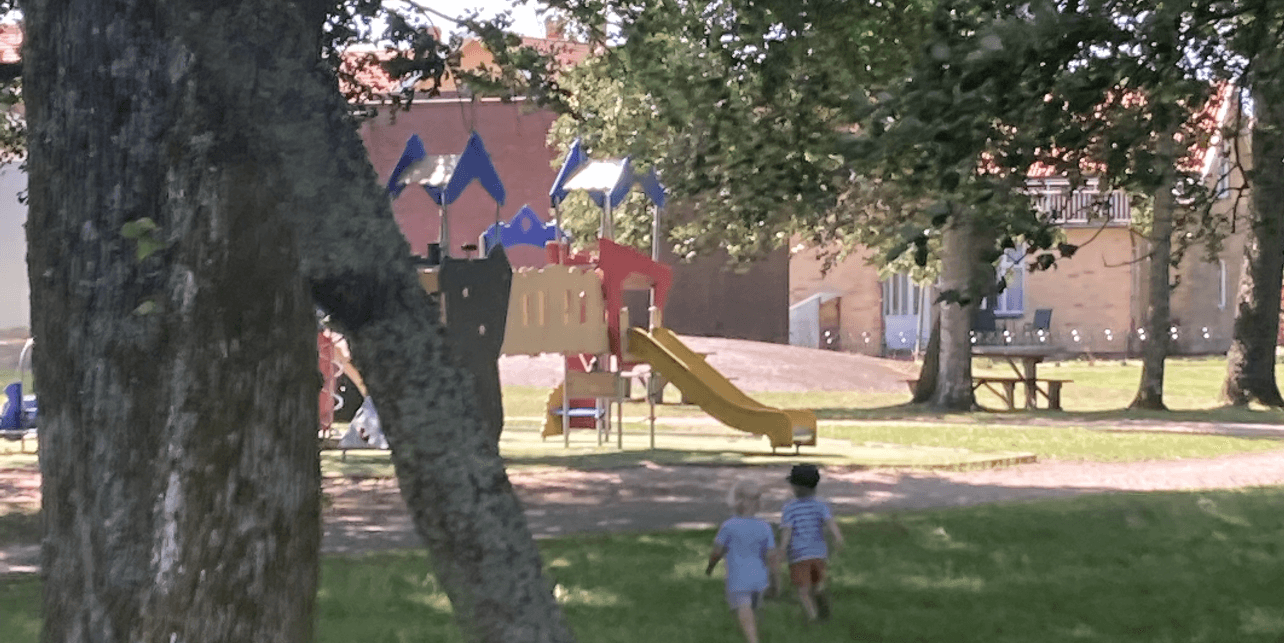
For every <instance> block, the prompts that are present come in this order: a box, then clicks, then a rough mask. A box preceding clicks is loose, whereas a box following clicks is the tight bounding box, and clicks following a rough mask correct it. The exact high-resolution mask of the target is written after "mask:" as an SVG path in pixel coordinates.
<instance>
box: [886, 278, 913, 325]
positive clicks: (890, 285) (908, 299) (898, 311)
mask: <svg viewBox="0 0 1284 643" xmlns="http://www.w3.org/2000/svg"><path fill="white" fill-rule="evenodd" d="M922 295H923V291H922V289H921V288H919V286H918V284H916V283H914V281H913V280H912V279H910V276H909V273H905V272H898V273H896V274H894V275H892V276H891V277H888V278H887V280H886V281H884V282H883V315H886V316H890V315H917V314H918V306H919V300H920V299H922Z"/></svg>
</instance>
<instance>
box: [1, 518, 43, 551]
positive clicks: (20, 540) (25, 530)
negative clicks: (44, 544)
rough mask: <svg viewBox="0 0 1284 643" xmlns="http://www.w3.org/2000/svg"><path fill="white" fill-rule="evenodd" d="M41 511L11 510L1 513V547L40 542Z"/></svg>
mask: <svg viewBox="0 0 1284 643" xmlns="http://www.w3.org/2000/svg"><path fill="white" fill-rule="evenodd" d="M41 533H42V527H41V518H40V512H38V511H10V512H8V513H3V514H0V547H7V546H9V545H26V544H30V543H38V542H40V537H41Z"/></svg>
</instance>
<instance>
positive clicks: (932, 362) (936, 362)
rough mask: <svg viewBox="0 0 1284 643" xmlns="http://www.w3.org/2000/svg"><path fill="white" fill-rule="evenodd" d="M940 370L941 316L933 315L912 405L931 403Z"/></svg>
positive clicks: (911, 401)
mask: <svg viewBox="0 0 1284 643" xmlns="http://www.w3.org/2000/svg"><path fill="white" fill-rule="evenodd" d="M925 287H926V286H925ZM932 307H933V308H935V307H936V306H935V305H933V306H932ZM940 368H941V316H940V315H939V314H936V313H933V314H932V332H931V333H930V334H929V335H928V336H927V350H925V351H923V367H922V368H920V369H919V371H918V382H917V383H916V384H915V385H914V399H912V400H910V403H911V404H923V403H925V402H929V401H931V399H932V396H934V395H935V394H936V377H937V375H938V374H939V370H940Z"/></svg>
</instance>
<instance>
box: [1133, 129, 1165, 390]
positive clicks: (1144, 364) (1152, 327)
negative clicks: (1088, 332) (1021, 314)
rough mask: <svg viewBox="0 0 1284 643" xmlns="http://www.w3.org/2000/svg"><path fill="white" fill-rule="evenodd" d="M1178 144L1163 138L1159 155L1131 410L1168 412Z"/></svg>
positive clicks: (1158, 151) (1160, 139)
mask: <svg viewBox="0 0 1284 643" xmlns="http://www.w3.org/2000/svg"><path fill="white" fill-rule="evenodd" d="M1174 150H1175V144H1174V142H1173V137H1172V135H1171V134H1164V135H1161V136H1160V137H1159V142H1158V144H1157V146H1156V150H1155V152H1156V155H1157V156H1158V158H1159V161H1160V163H1162V164H1163V168H1164V174H1163V177H1162V178H1161V180H1160V182H1159V187H1158V188H1157V189H1156V190H1155V215H1154V221H1153V223H1152V224H1151V230H1150V262H1149V263H1148V264H1147V266H1148V270H1149V271H1150V273H1149V279H1150V293H1149V297H1150V300H1149V302H1148V305H1147V307H1146V325H1145V330H1146V338H1145V342H1144V343H1142V346H1141V383H1140V384H1139V385H1138V387H1137V396H1136V397H1134V398H1133V400H1132V403H1131V404H1129V405H1128V408H1132V409H1153V410H1164V409H1166V408H1167V407H1165V406H1164V361H1165V360H1166V359H1167V358H1168V346H1169V343H1170V341H1169V332H1170V326H1171V319H1170V314H1169V300H1170V298H1171V295H1172V286H1171V285H1170V282H1171V276H1170V272H1171V269H1172V244H1173V214H1174V211H1175V210H1176V208H1177V199H1176V196H1175V195H1174V194H1173V187H1174V186H1175V185H1176V175H1175V169H1174V163H1175V162H1176V158H1177V157H1176V154H1175V152H1174Z"/></svg>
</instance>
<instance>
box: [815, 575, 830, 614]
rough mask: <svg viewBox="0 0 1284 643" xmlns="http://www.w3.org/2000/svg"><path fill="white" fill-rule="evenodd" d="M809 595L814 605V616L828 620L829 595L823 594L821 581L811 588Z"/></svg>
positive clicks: (823, 587)
mask: <svg viewBox="0 0 1284 643" xmlns="http://www.w3.org/2000/svg"><path fill="white" fill-rule="evenodd" d="M811 593H812V596H813V600H814V601H815V605H816V615H817V616H819V617H820V618H821V619H822V620H823V619H828V618H829V610H830V606H829V595H828V594H826V593H825V582H824V581H821V582H819V583H816V584H815V585H812V586H811Z"/></svg>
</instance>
